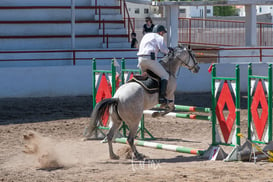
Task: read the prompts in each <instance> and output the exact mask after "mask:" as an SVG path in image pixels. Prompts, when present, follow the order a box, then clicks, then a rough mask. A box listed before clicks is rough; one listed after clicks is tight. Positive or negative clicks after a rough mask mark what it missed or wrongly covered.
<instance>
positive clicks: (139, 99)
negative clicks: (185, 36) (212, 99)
mask: <svg viewBox="0 0 273 182" xmlns="http://www.w3.org/2000/svg"><path fill="white" fill-rule="evenodd" d="M161 64H162V66H163V67H164V68H165V69H166V71H167V72H168V73H169V75H170V76H169V81H168V87H167V92H166V93H167V95H166V98H167V99H169V100H173V101H174V92H175V89H176V79H177V77H176V74H177V73H178V71H179V68H180V67H181V66H184V67H186V68H188V69H189V70H190V71H192V72H193V73H197V72H198V71H199V66H198V64H197V62H196V59H195V57H194V55H193V53H192V50H191V49H190V47H183V46H181V45H179V46H178V47H175V48H174V51H173V52H172V53H169V54H168V55H166V56H165V57H164V58H163V59H162V61H161ZM158 96H159V94H158V92H156V93H154V94H149V93H148V92H147V91H146V90H145V89H144V88H143V87H142V86H141V85H140V84H138V83H136V82H129V83H126V84H124V85H122V86H121V87H120V88H119V89H118V90H117V91H116V93H115V95H114V96H113V98H109V99H104V100H102V101H101V102H99V103H98V104H97V105H96V107H95V108H94V110H93V112H92V115H91V121H90V123H89V126H88V127H87V129H86V131H85V137H86V138H88V137H90V136H91V135H92V133H93V131H94V130H95V129H96V127H97V124H98V122H99V121H101V118H102V116H103V115H104V112H105V111H106V110H107V109H108V108H109V116H110V120H111V121H112V126H111V128H110V130H109V132H108V133H107V141H108V146H109V154H110V158H111V159H119V156H117V155H116V154H115V153H114V152H113V146H112V139H113V136H114V134H115V132H116V130H117V129H118V128H119V127H120V125H121V123H122V121H124V122H125V123H126V124H127V126H128V128H129V135H128V138H127V141H128V143H129V145H130V147H131V149H132V152H133V153H134V155H135V157H136V158H137V159H138V160H142V159H143V157H144V155H142V154H141V153H139V152H138V151H137V149H136V147H135V145H134V138H135V135H136V133H137V129H138V125H139V122H140V120H141V117H142V115H143V111H144V110H146V109H151V108H153V107H154V106H155V105H156V104H158ZM164 107H165V108H167V109H166V111H165V112H163V113H160V112H158V113H157V114H155V115H154V117H157V116H162V115H164V114H166V113H168V112H170V111H171V110H173V109H174V102H171V103H170V104H169V105H168V106H164Z"/></svg>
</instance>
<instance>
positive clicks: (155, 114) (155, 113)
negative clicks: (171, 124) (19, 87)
mask: <svg viewBox="0 0 273 182" xmlns="http://www.w3.org/2000/svg"><path fill="white" fill-rule="evenodd" d="M159 116H160V112H153V113H152V117H153V118H157V117H159Z"/></svg>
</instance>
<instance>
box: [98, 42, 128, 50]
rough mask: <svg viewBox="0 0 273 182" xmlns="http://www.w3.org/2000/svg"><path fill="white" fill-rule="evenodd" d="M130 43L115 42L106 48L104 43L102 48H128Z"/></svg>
mask: <svg viewBox="0 0 273 182" xmlns="http://www.w3.org/2000/svg"><path fill="white" fill-rule="evenodd" d="M130 47H131V44H130V42H115V43H108V47H107V44H106V43H103V44H102V48H128V49H129V48H130Z"/></svg>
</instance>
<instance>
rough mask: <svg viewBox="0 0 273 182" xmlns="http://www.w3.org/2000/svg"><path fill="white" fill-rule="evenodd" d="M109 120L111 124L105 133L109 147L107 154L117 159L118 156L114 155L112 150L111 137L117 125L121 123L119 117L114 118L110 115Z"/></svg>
mask: <svg viewBox="0 0 273 182" xmlns="http://www.w3.org/2000/svg"><path fill="white" fill-rule="evenodd" d="M111 121H112V124H113V125H112V126H111V128H110V130H109V132H108V133H107V136H106V137H107V142H108V148H109V155H110V159H115V160H118V159H119V156H118V155H116V154H115V153H114V151H113V144H112V140H113V137H114V135H115V133H116V131H117V129H118V128H119V126H120V125H121V120H119V119H116V118H115V119H114V118H113V117H111Z"/></svg>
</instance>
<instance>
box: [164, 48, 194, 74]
mask: <svg viewBox="0 0 273 182" xmlns="http://www.w3.org/2000/svg"><path fill="white" fill-rule="evenodd" d="M180 48H181V47H180ZM184 50H186V51H187V52H188V54H189V56H188V59H187V61H186V62H185V61H183V60H182V59H181V58H180V57H177V58H178V59H179V61H180V62H181V65H182V66H184V67H186V68H187V69H189V70H190V71H191V70H193V69H194V68H195V66H196V65H197V64H198V63H197V62H196V61H194V60H195V57H194V55H193V53H192V50H189V49H187V48H184ZM170 54H171V55H172V59H174V51H173V52H171V53H170ZM190 59H192V60H193V61H194V65H193V66H189V63H190ZM170 62H171V61H170V57H169V60H168V63H167V64H168V67H169V68H170ZM180 69H181V67H179V70H178V72H177V74H176V75H174V74H172V73H170V72H168V73H169V75H172V76H173V77H174V78H178V76H179V73H180Z"/></svg>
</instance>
